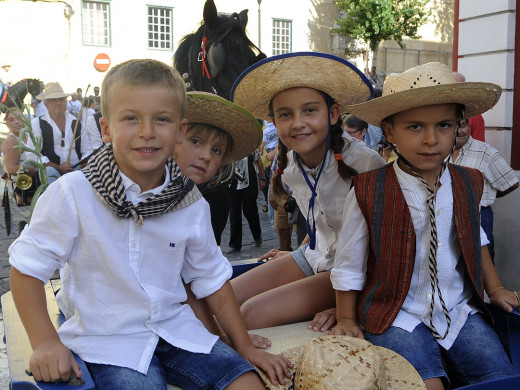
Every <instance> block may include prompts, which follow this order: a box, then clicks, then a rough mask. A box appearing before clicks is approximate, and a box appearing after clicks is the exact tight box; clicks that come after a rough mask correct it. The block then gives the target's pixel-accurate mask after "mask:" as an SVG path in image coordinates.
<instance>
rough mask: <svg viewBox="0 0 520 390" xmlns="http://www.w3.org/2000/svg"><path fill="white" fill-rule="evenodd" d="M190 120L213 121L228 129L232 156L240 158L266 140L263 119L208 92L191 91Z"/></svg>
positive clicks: (196, 121)
mask: <svg viewBox="0 0 520 390" xmlns="http://www.w3.org/2000/svg"><path fill="white" fill-rule="evenodd" d="M187 100H188V101H187V104H186V119H188V123H201V124H205V125H212V126H215V127H218V128H219V129H222V130H224V131H225V132H227V133H228V134H229V135H230V136H231V138H232V139H233V150H232V151H231V158H232V159H233V160H234V161H240V160H242V159H243V158H244V157H246V156H249V155H250V154H251V153H253V152H254V151H255V149H257V148H258V145H260V142H261V141H262V126H261V125H260V122H258V120H257V119H256V118H255V117H254V116H253V115H251V114H250V113H249V112H247V111H246V110H245V109H243V108H242V107H240V106H238V105H236V104H234V103H231V102H230V101H229V100H226V99H224V98H223V97H220V96H218V95H214V94H212V93H208V92H200V91H192V92H188V93H187Z"/></svg>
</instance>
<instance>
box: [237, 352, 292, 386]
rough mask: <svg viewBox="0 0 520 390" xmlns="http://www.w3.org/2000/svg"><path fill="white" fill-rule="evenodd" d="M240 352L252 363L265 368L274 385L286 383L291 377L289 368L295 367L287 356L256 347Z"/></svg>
mask: <svg viewBox="0 0 520 390" xmlns="http://www.w3.org/2000/svg"><path fill="white" fill-rule="evenodd" d="M240 352H241V354H242V356H244V357H245V358H246V359H247V360H249V362H250V363H251V364H252V365H254V366H257V367H259V368H261V369H262V370H264V371H265V372H266V373H267V375H269V380H270V381H271V383H272V384H273V385H278V384H282V385H285V383H286V380H287V379H290V378H291V372H290V370H289V369H290V368H293V365H292V363H291V362H290V361H289V359H287V358H286V357H285V356H282V355H273V354H271V353H268V352H265V351H261V350H259V349H256V348H254V347H252V348H247V349H246V350H245V351H240ZM286 378H287V379H286Z"/></svg>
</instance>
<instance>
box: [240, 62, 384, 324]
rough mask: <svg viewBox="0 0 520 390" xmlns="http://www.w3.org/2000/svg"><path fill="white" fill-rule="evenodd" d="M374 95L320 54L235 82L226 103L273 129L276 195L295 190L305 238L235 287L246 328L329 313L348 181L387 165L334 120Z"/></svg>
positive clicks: (345, 66)
mask: <svg viewBox="0 0 520 390" xmlns="http://www.w3.org/2000/svg"><path fill="white" fill-rule="evenodd" d="M331 75H334V77H331ZM371 93H372V86H371V85H370V83H369V81H368V80H367V79H366V78H365V77H364V76H363V74H362V73H361V72H360V71H359V70H358V69H357V68H356V67H355V66H353V65H352V64H351V63H349V62H348V61H345V60H344V59H342V58H339V57H336V56H332V55H329V54H323V53H305V52H303V53H290V54H284V55H280V56H274V57H270V58H267V59H265V60H262V61H260V62H257V63H256V64H254V65H253V66H251V67H249V68H248V69H246V70H245V71H244V72H243V73H242V75H241V76H239V78H238V79H237V81H236V82H235V85H234V86H233V89H232V92H231V99H232V100H233V101H234V102H236V103H237V104H239V105H241V106H242V107H244V108H246V109H247V110H248V111H250V112H251V113H252V114H253V115H255V117H257V118H260V119H264V120H272V121H273V123H274V125H275V126H276V128H277V131H278V134H279V137H280V142H279V146H278V148H279V152H278V156H277V159H278V169H277V173H276V174H275V176H274V179H273V186H274V187H273V189H274V191H275V193H276V194H280V195H281V194H282V193H283V191H284V189H283V186H282V182H283V184H286V185H288V186H289V187H290V188H291V189H292V190H293V197H294V198H295V199H296V201H297V203H298V206H299V207H300V210H301V211H302V213H303V215H304V216H305V217H306V219H307V232H308V238H307V239H306V240H304V243H305V244H304V245H302V246H301V247H300V248H298V250H296V251H294V252H291V253H288V252H286V253H285V254H284V255H283V256H278V257H277V258H276V260H274V261H270V262H268V263H267V264H264V265H262V266H260V267H256V268H255V269H253V270H251V271H249V272H246V273H244V274H242V275H240V276H239V277H237V278H235V279H233V280H232V286H233V289H234V290H235V294H236V295H237V299H238V302H239V303H240V304H241V305H242V306H241V310H242V314H243V315H244V318H245V321H246V325H247V326H248V328H249V329H257V328H263V327H269V326H275V325H282V324H288V323H294V322H299V321H306V320H311V319H312V318H313V317H314V315H315V314H316V313H318V312H320V311H322V310H325V309H328V308H331V307H333V306H334V292H333V289H332V288H331V284H330V274H329V271H330V269H331V267H332V262H333V259H334V255H335V251H336V246H337V239H338V235H339V232H340V230H341V226H342V224H343V217H342V214H343V205H344V202H345V197H346V195H347V193H348V191H349V189H350V186H351V182H352V177H354V176H355V175H356V174H357V173H358V172H365V171H368V170H371V169H375V168H378V167H381V166H383V165H384V164H385V161H384V160H383V159H382V158H381V157H380V156H379V155H378V154H377V153H376V152H374V151H372V150H370V149H369V148H368V147H366V146H365V145H364V144H363V143H362V142H359V141H357V140H354V139H352V138H351V137H350V136H349V135H348V134H347V133H345V132H343V130H342V129H341V123H339V121H338V119H339V115H340V112H341V107H342V106H343V107H344V106H345V105H347V104H352V103H357V102H362V101H365V100H367V99H368V98H369V97H370V95H371ZM246 301H247V302H246ZM322 325H323V324H320V325H319V326H317V325H316V329H315V330H320V329H321V326H322Z"/></svg>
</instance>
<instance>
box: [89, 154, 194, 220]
mask: <svg viewBox="0 0 520 390" xmlns="http://www.w3.org/2000/svg"><path fill="white" fill-rule="evenodd" d="M166 167H167V169H168V170H169V172H170V183H169V184H168V186H167V187H166V188H165V189H164V190H163V191H161V192H160V193H159V194H157V195H154V196H152V197H150V198H148V199H146V200H144V201H143V202H140V203H138V204H137V205H133V204H132V202H130V201H128V200H126V194H125V188H124V186H123V181H122V179H121V176H120V175H119V169H118V167H117V164H116V161H115V159H114V155H113V153H112V146H111V145H107V146H106V147H105V148H103V149H102V150H101V151H99V152H98V153H97V154H96V155H95V156H94V157H92V158H91V159H89V162H88V164H87V166H86V167H85V168H83V169H82V172H83V174H84V175H85V177H86V178H87V179H88V181H89V182H90V184H91V185H92V187H94V189H95V190H96V192H97V193H98V194H99V196H101V197H102V198H103V199H104V200H105V201H106V202H107V203H108V204H109V206H110V207H111V208H112V210H113V211H114V213H115V214H116V215H117V216H118V217H119V218H133V219H134V220H135V222H136V223H137V225H138V226H139V227H141V226H142V225H143V222H144V221H143V218H144V217H152V216H155V215H161V214H165V213H167V212H170V211H174V210H178V209H180V208H183V207H186V206H188V205H190V204H192V203H194V202H195V201H197V200H198V199H200V198H201V194H200V192H199V190H198V189H197V187H196V186H195V185H194V184H193V182H192V181H191V180H190V179H188V178H187V177H185V176H182V174H181V171H180V168H179V167H178V165H177V164H175V162H174V161H173V159H172V158H169V159H168V160H167V161H166Z"/></svg>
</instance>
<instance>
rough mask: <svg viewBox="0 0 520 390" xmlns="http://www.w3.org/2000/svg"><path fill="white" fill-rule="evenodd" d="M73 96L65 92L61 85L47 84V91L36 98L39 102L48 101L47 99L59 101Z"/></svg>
mask: <svg viewBox="0 0 520 390" xmlns="http://www.w3.org/2000/svg"><path fill="white" fill-rule="evenodd" d="M70 95H72V92H71V93H65V92H63V88H62V87H61V85H60V83H47V84H45V91H43V92H42V93H40V94H39V95H38V96H36V99H38V100H47V99H59V98H64V97H67V96H70Z"/></svg>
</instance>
